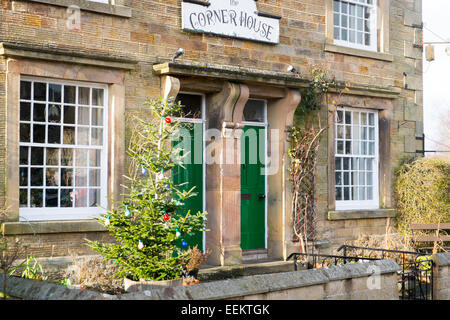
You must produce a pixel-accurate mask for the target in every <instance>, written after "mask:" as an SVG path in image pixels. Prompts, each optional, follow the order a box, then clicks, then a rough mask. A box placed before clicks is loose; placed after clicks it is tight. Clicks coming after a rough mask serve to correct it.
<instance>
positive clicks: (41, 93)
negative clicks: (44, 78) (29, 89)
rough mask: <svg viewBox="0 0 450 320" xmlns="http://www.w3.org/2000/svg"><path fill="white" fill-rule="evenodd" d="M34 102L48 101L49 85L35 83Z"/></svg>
mask: <svg viewBox="0 0 450 320" xmlns="http://www.w3.org/2000/svg"><path fill="white" fill-rule="evenodd" d="M33 98H34V100H37V101H46V100H47V84H46V83H41V82H35V83H34V96H33Z"/></svg>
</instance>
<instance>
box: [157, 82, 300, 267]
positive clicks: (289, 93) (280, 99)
mask: <svg viewBox="0 0 450 320" xmlns="http://www.w3.org/2000/svg"><path fill="white" fill-rule="evenodd" d="M196 83H198V86H196ZM206 87H208V88H210V89H209V90H208V91H209V92H206V129H207V130H208V129H216V130H219V131H220V132H221V136H220V137H219V138H217V137H215V139H214V140H211V141H209V142H208V141H207V148H208V146H210V144H211V143H214V144H215V145H214V148H213V150H214V152H216V153H217V152H218V154H215V155H214V156H215V157H216V158H219V159H221V160H222V159H224V157H226V156H227V152H229V151H230V150H232V151H233V152H234V153H233V156H234V157H235V158H234V159H233V160H234V161H228V159H227V161H219V163H214V164H207V165H206V176H207V177H208V178H207V179H206V195H205V197H206V199H207V200H206V210H207V211H208V226H207V228H208V229H209V230H210V231H209V232H207V233H206V247H207V248H209V249H210V250H211V254H210V255H209V261H208V263H209V264H212V265H222V266H224V265H233V264H239V263H242V250H241V246H240V237H241V225H240V214H241V212H240V211H241V190H240V188H241V176H240V170H241V169H240V156H241V155H240V152H241V130H239V129H242V128H243V124H242V120H243V110H244V106H245V104H246V102H247V100H248V99H249V98H260V99H266V100H267V113H268V114H267V120H268V124H269V129H271V130H274V131H272V132H277V134H278V139H277V141H278V143H277V144H276V145H275V144H274V146H270V145H269V146H268V151H269V158H271V161H273V162H274V164H273V165H274V166H278V170H276V172H274V173H273V174H270V175H269V176H268V208H267V211H268V216H267V224H268V232H267V236H268V239H267V245H268V248H267V249H268V256H269V257H270V258H278V259H284V258H286V256H287V252H286V250H287V242H288V241H289V240H290V239H291V238H292V235H291V234H290V233H291V228H290V227H289V226H290V225H291V223H290V216H291V215H290V213H289V210H290V208H287V207H286V205H285V204H286V203H289V202H290V201H289V200H290V199H289V198H290V192H288V189H289V185H288V184H289V183H288V181H287V174H288V171H287V170H288V164H289V161H288V154H287V151H288V148H289V142H288V140H287V138H288V136H287V129H288V128H289V127H290V126H291V125H292V122H293V116H294V112H295V109H296V108H297V106H298V104H299V103H300V92H299V90H298V89H290V88H286V87H284V88H283V87H279V86H278V87H275V86H270V85H260V84H245V83H235V82H231V81H227V80H220V79H219V80H216V81H213V83H210V82H208V80H207V79H204V78H203V79H202V78H200V79H192V78H183V77H174V76H170V75H163V76H161V96H162V97H163V98H169V97H172V98H175V97H176V96H177V94H178V92H179V91H180V90H182V91H183V92H187V91H191V92H203V93H205V88H206ZM211 88H213V89H211ZM269 144H270V139H269ZM210 147H211V146H210ZM276 147H278V150H274V148H276ZM230 148H231V149H230ZM210 150H211V149H210Z"/></svg>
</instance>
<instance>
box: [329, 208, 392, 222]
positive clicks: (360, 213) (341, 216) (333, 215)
mask: <svg viewBox="0 0 450 320" xmlns="http://www.w3.org/2000/svg"><path fill="white" fill-rule="evenodd" d="M396 215H397V211H396V210H395V209H375V210H342V211H341V210H339V211H328V220H330V221H336V220H350V219H376V218H394V217H395V216H396Z"/></svg>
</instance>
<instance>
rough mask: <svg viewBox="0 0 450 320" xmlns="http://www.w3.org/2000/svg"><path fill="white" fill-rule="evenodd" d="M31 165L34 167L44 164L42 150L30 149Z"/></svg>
mask: <svg viewBox="0 0 450 320" xmlns="http://www.w3.org/2000/svg"><path fill="white" fill-rule="evenodd" d="M31 164H32V165H36V166H42V165H43V164H44V148H35V147H32V148H31Z"/></svg>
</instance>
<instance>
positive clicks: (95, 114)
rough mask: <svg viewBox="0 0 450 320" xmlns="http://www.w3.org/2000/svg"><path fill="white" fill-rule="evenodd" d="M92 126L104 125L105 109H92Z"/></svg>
mask: <svg viewBox="0 0 450 320" xmlns="http://www.w3.org/2000/svg"><path fill="white" fill-rule="evenodd" d="M92 125H93V126H102V125H103V109H99V108H92Z"/></svg>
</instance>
